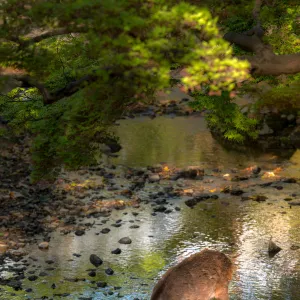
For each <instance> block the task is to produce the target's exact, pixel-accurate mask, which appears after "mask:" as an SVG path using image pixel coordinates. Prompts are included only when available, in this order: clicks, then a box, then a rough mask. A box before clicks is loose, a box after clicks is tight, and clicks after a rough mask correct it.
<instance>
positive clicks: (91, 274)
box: [88, 271, 96, 277]
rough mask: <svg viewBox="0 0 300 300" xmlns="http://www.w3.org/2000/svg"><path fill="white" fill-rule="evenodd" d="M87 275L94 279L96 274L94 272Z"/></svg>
mask: <svg viewBox="0 0 300 300" xmlns="http://www.w3.org/2000/svg"><path fill="white" fill-rule="evenodd" d="M88 274H89V276H90V277H95V276H96V272H95V271H90V272H89V273H88Z"/></svg>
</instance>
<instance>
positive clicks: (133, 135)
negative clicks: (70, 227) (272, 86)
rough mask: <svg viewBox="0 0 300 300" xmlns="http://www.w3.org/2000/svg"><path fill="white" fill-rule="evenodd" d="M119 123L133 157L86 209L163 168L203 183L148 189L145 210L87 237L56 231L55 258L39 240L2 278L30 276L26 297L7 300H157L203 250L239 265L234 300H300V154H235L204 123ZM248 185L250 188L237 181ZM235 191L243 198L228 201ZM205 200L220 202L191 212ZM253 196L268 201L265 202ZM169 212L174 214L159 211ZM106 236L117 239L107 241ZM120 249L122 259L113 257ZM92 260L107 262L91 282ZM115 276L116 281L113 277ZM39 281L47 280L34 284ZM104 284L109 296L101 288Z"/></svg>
mask: <svg viewBox="0 0 300 300" xmlns="http://www.w3.org/2000/svg"><path fill="white" fill-rule="evenodd" d="M119 123H120V125H119V126H117V128H116V131H117V133H118V135H119V136H120V141H121V144H122V146H123V149H122V150H121V152H120V153H119V157H117V158H112V157H110V158H106V160H105V165H111V164H113V167H111V168H110V172H112V173H114V174H115V176H114V177H113V178H112V179H110V184H111V185H109V187H110V189H109V188H108V186H106V187H105V188H104V189H103V190H101V191H99V190H97V191H95V192H93V190H90V191H89V196H88V197H87V198H86V199H84V201H92V198H93V196H94V195H93V193H94V194H95V195H97V197H99V195H102V196H103V197H105V198H107V199H108V198H109V199H110V198H113V197H118V198H120V199H123V200H124V201H126V198H124V197H123V198H122V196H120V194H118V191H119V190H120V189H124V188H127V187H128V186H129V184H130V183H131V179H126V178H125V176H124V174H125V173H126V172H127V168H128V167H130V168H135V169H136V168H139V169H146V167H147V166H153V165H157V164H161V166H162V168H163V171H165V172H169V170H172V169H173V168H182V167H187V166H200V167H201V168H203V169H204V172H205V174H204V176H203V178H196V179H183V178H181V179H178V180H170V179H169V178H161V180H159V181H158V182H152V183H150V182H148V181H147V182H146V184H145V186H144V187H143V188H141V189H139V190H136V191H134V196H136V197H138V198H139V199H141V200H142V201H141V202H140V204H139V205H138V206H136V207H132V206H130V207H127V206H126V207H125V208H124V209H119V210H113V211H112V212H111V214H108V215H107V216H100V217H97V218H93V217H88V218H81V219H80V220H79V222H80V223H83V224H84V223H86V222H90V223H92V226H91V227H90V229H89V230H86V231H85V234H84V235H82V236H76V235H75V234H74V232H71V233H69V234H67V235H66V234H64V233H62V232H60V231H59V230H57V231H54V232H53V233H51V240H50V247H49V249H48V250H47V251H41V250H39V249H38V247H37V243H38V242H40V241H42V237H37V243H36V244H31V245H27V246H26V250H27V251H28V253H29V254H28V255H27V256H25V257H24V258H23V259H22V260H20V261H19V262H17V263H16V262H13V261H10V260H9V259H7V260H6V263H5V264H3V265H2V266H1V265H0V272H1V269H2V273H0V274H1V275H0V276H8V274H7V273H9V272H7V271H5V270H7V269H8V268H7V265H8V264H11V265H13V266H14V267H15V268H16V267H17V266H18V267H19V268H21V267H22V266H24V265H25V266H26V271H25V277H26V279H24V281H23V290H20V291H14V290H13V289H12V288H8V287H6V286H0V299H1V300H2V299H118V298H123V299H131V300H133V299H140V300H142V299H149V298H150V294H151V290H152V288H153V286H154V285H155V282H156V281H157V279H158V278H159V277H160V276H161V275H162V274H163V273H164V272H165V271H166V270H167V269H168V268H169V267H170V266H172V265H174V264H176V263H178V262H179V261H181V260H182V259H184V258H185V257H187V256H189V255H190V254H192V253H195V252H198V251H200V250H201V249H203V248H213V249H217V250H220V251H222V252H224V253H226V254H227V255H229V257H230V258H231V259H232V260H233V262H234V264H235V272H234V277H233V280H232V282H231V284H230V299H247V300H252V299H253V300H254V299H275V300H276V299H278V300H279V299H295V300H297V299H300V230H299V229H300V220H299V215H300V206H299V205H297V204H298V203H299V202H300V187H299V182H291V181H290V182H289V181H288V180H286V181H284V180H282V178H291V177H296V178H299V176H300V153H299V150H297V151H293V152H292V153H289V154H285V155H284V156H280V155H278V154H274V153H272V152H268V153H262V152H257V151H253V150H249V151H245V152H242V153H241V152H237V151H233V150H229V149H225V148H223V147H222V146H221V145H219V144H218V142H217V141H215V140H214V139H213V138H212V136H211V134H210V132H209V131H208V130H207V129H206V126H205V121H204V119H203V118H202V117H199V116H198V117H193V116H192V117H172V116H168V117H166V116H165V117H158V118H156V119H154V120H150V119H148V118H135V119H128V120H122V121H120V122H119ZM254 165H256V166H259V167H260V168H261V169H262V170H261V172H260V173H259V174H258V175H257V176H252V175H253V174H252V171H251V167H253V166H254ZM242 175H243V176H244V177H245V176H248V177H249V178H248V179H247V180H245V181H244V180H243V181H237V182H236V181H235V180H233V179H234V178H235V177H236V176H242ZM77 176H78V177H79V178H81V179H82V181H84V180H87V179H89V178H90V177H93V178H95V177H97V174H96V173H92V172H90V171H89V172H87V173H86V174H85V175H77ZM240 178H242V177H240ZM233 185H234V188H235V189H237V188H238V189H241V190H242V191H243V193H242V195H238V196H236V195H233V194H231V193H225V192H224V188H225V187H228V186H233ZM112 186H114V187H115V188H116V189H115V190H113V189H111V187H112ZM170 190H176V191H177V190H180V191H181V193H180V194H177V195H176V194H175V195H174V194H171V193H169V192H167V191H170ZM222 191H223V192H222ZM199 192H201V193H210V194H213V195H217V197H211V198H209V199H207V200H205V201H201V202H200V203H198V204H197V205H195V206H193V207H192V208H191V207H189V206H187V205H186V203H185V201H186V200H188V199H190V198H191V197H192V195H193V193H199ZM245 195H246V196H247V195H249V196H253V195H263V196H265V201H262V202H259V201H253V199H252V198H251V197H248V199H247V197H245ZM216 198H217V199H216ZM291 204H292V205H291ZM162 205H163V206H164V207H165V208H166V209H165V210H164V211H162V212H159V211H157V210H155V209H156V208H157V207H160V206H162ZM116 224H119V225H117V226H115V225H116ZM104 228H109V229H110V231H109V232H108V233H106V234H104V233H102V232H101V230H102V229H104ZM122 237H130V238H131V240H132V243H131V244H130V245H121V244H119V243H118V241H119V240H120V238H122ZM271 237H272V240H273V241H275V242H276V243H277V244H278V245H279V246H280V247H281V248H282V251H280V252H279V253H278V254H277V255H275V256H274V257H269V255H268V253H267V248H268V241H269V239H270V238H271ZM116 248H120V249H121V254H119V255H116V254H112V253H111V251H112V250H114V249H116ZM91 254H97V255H98V256H99V257H101V259H102V260H103V261H104V263H103V265H102V266H100V267H98V268H97V269H96V270H95V271H96V274H95V276H89V275H88V274H89V272H91V271H92V270H94V269H95V267H94V266H93V265H92V264H91V263H90V261H89V256H90V255H91ZM107 268H111V269H112V270H113V271H114V274H113V275H107V274H106V273H105V269H107ZM3 270H4V271H3ZM5 272H6V273H5ZM41 272H42V275H43V276H41ZM3 274H4V275H3ZM33 274H34V275H36V276H37V279H36V280H34V281H29V280H28V277H29V276H30V275H33ZM11 276H14V274H13V273H12V274H11ZM99 282H102V283H103V282H105V283H106V284H107V286H106V287H104V288H100V287H97V283H99ZM26 290H27V291H26ZM43 297H44V298H43ZM47 297H48V298H47Z"/></svg>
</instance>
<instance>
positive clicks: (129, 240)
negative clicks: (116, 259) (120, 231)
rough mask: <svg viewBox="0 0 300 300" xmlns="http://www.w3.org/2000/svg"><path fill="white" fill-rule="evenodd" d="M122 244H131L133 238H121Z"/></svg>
mask: <svg viewBox="0 0 300 300" xmlns="http://www.w3.org/2000/svg"><path fill="white" fill-rule="evenodd" d="M119 243H120V244H124V245H129V244H131V243H132V240H131V239H130V238H129V237H123V238H121V239H120V240H119Z"/></svg>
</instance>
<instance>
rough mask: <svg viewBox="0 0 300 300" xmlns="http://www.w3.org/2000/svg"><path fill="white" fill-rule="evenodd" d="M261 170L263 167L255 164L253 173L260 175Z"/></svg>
mask: <svg viewBox="0 0 300 300" xmlns="http://www.w3.org/2000/svg"><path fill="white" fill-rule="evenodd" d="M260 171H261V168H260V167H258V166H254V167H253V168H252V173H253V174H254V175H258V174H259V173H260Z"/></svg>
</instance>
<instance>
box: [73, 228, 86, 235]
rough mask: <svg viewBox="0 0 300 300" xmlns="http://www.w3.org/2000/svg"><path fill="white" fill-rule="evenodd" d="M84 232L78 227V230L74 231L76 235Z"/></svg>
mask: <svg viewBox="0 0 300 300" xmlns="http://www.w3.org/2000/svg"><path fill="white" fill-rule="evenodd" d="M84 234H85V231H84V230H81V229H78V230H76V231H75V235H77V236H82V235H84Z"/></svg>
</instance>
